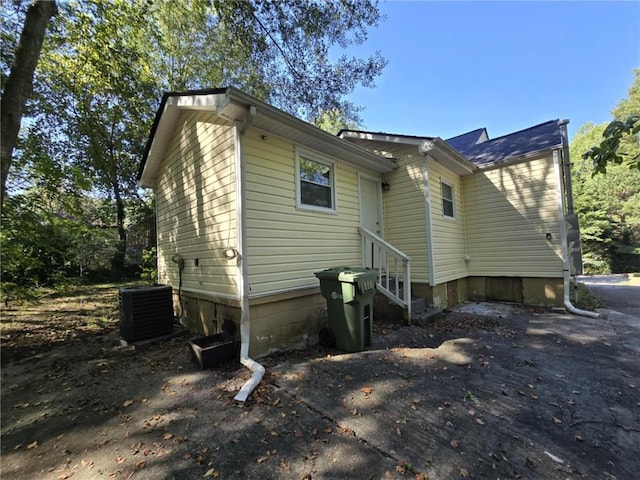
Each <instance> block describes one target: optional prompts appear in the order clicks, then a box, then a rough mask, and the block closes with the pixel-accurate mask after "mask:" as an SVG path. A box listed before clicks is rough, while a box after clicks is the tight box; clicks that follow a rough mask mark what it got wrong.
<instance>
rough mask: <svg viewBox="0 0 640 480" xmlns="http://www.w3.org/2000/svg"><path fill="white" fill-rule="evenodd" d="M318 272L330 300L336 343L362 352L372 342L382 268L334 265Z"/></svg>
mask: <svg viewBox="0 0 640 480" xmlns="http://www.w3.org/2000/svg"><path fill="white" fill-rule="evenodd" d="M315 276H316V277H318V279H319V280H320V290H321V292H322V296H323V297H324V298H325V299H326V300H327V313H328V317H329V329H330V330H331V332H332V333H333V336H334V338H335V341H336V347H338V348H339V349H340V350H344V351H345V352H359V351H361V350H364V348H365V347H368V346H369V345H371V338H372V336H373V297H374V296H375V293H376V277H377V276H378V272H377V271H376V270H372V269H370V268H364V267H333V268H328V269H326V270H323V271H321V272H316V273H315Z"/></svg>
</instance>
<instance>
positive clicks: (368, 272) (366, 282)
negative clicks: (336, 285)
mask: <svg viewBox="0 0 640 480" xmlns="http://www.w3.org/2000/svg"><path fill="white" fill-rule="evenodd" d="M377 276H378V272H377V271H376V270H372V269H370V268H363V267H356V268H353V269H351V270H346V271H343V272H341V273H340V274H339V275H338V280H339V281H340V282H346V283H355V284H356V285H357V286H358V291H359V292H360V293H366V292H370V291H372V290H375V289H376V277H377Z"/></svg>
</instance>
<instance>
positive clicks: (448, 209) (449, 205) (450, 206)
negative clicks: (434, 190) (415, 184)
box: [440, 179, 456, 218]
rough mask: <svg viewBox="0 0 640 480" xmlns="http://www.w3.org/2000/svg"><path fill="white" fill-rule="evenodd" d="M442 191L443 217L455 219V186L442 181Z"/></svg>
mask: <svg viewBox="0 0 640 480" xmlns="http://www.w3.org/2000/svg"><path fill="white" fill-rule="evenodd" d="M440 189H441V191H442V215H444V216H445V217H448V218H455V217H456V215H455V205H454V203H453V198H454V197H453V185H451V184H450V183H447V182H445V181H444V180H442V179H441V180H440Z"/></svg>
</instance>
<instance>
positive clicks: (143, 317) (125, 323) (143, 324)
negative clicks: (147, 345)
mask: <svg viewBox="0 0 640 480" xmlns="http://www.w3.org/2000/svg"><path fill="white" fill-rule="evenodd" d="M172 332H173V299H172V289H171V286H170V285H157V286H153V287H125V288H121V289H120V335H121V336H122V338H123V339H124V340H126V341H128V342H132V341H136V340H144V339H146V338H154V337H160V336H162V335H168V334H170V333H172Z"/></svg>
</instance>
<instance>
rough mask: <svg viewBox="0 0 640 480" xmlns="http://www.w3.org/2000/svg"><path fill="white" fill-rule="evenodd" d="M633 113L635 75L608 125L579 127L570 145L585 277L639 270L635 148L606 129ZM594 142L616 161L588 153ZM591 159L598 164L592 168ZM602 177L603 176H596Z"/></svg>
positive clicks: (637, 98) (638, 81)
mask: <svg viewBox="0 0 640 480" xmlns="http://www.w3.org/2000/svg"><path fill="white" fill-rule="evenodd" d="M634 112H635V113H634ZM639 112H640V70H636V71H635V72H634V82H633V85H632V86H631V88H630V89H629V95H628V97H627V98H625V99H623V100H621V101H620V102H619V103H618V104H617V105H616V107H615V108H614V109H613V110H612V113H613V116H614V120H613V121H612V122H610V123H609V124H602V125H594V124H591V123H588V124H586V125H583V126H582V127H581V128H580V129H579V130H578V132H577V133H576V135H575V136H574V138H573V140H572V142H571V158H572V159H573V162H574V164H573V175H574V184H573V185H574V188H573V189H574V197H575V207H576V212H577V213H578V218H579V221H580V232H581V240H582V248H583V254H584V255H583V257H584V261H585V265H584V266H585V271H587V272H589V273H609V272H622V271H632V270H637V269H638V268H640V168H636V167H637V165H638V164H637V159H638V156H639V155H640V142H638V138H637V133H636V134H634V133H631V134H625V133H623V132H621V131H620V130H617V133H615V131H613V130H614V127H612V125H618V126H620V125H624V124H625V123H626V120H625V119H627V118H629V117H631V116H633V115H635V114H638V113H639ZM616 128H617V127H616ZM625 128H626V127H625ZM618 134H621V135H619V136H618ZM603 136H604V137H605V140H604V141H603V140H602V138H603ZM615 137H617V138H616V139H615V140H612V141H610V142H607V139H611V138H615ZM599 142H600V144H601V146H602V145H603V144H604V145H605V147H607V148H608V149H609V152H612V154H613V155H615V156H617V158H618V159H619V160H613V161H612V160H611V158H613V157H607V156H606V155H605V154H604V150H596V149H595V148H600V147H595V148H591V149H590V147H591V146H592V145H595V144H597V143H599ZM587 151H588V153H587V154H584V152H587ZM594 151H598V152H600V153H599V155H601V156H600V157H595V158H594V157H593V156H592V155H590V154H589V152H594ZM596 158H597V159H598V160H602V162H594V159H596ZM634 158H635V159H636V163H635V164H634V163H633V159H634ZM629 166H631V167H632V168H631V169H629V168H628V167H629ZM605 171H606V174H605V175H602V174H598V173H605Z"/></svg>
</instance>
